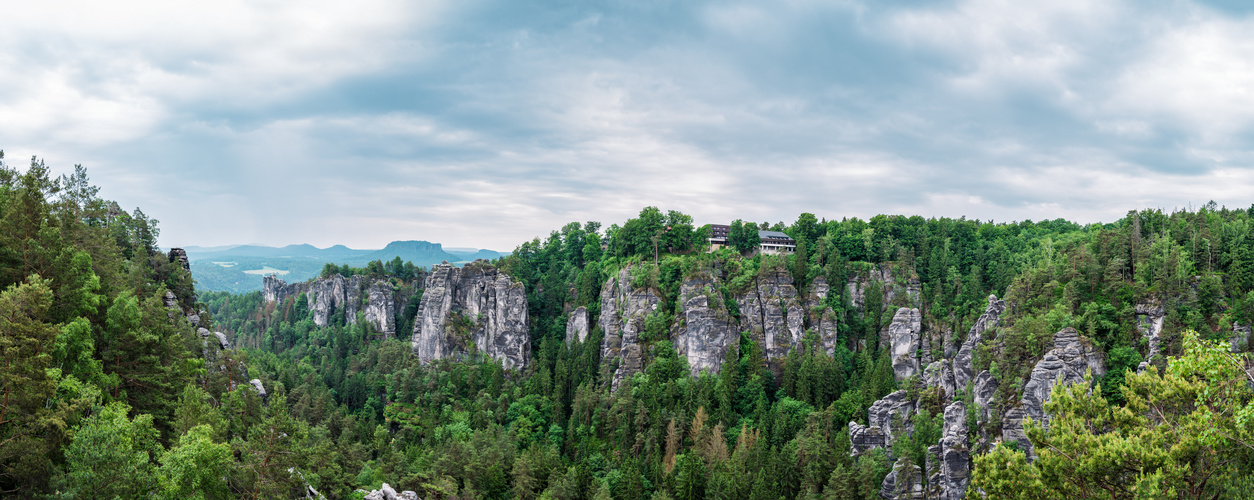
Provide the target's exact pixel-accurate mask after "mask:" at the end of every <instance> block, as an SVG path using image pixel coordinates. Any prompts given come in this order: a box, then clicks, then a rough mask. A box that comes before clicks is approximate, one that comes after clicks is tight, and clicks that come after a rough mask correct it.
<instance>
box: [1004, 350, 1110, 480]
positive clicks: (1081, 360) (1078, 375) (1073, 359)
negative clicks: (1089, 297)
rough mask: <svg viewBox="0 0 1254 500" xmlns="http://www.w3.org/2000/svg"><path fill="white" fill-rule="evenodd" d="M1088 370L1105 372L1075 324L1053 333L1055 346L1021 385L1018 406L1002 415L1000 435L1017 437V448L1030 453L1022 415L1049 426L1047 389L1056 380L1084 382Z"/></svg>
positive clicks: (1060, 382)
mask: <svg viewBox="0 0 1254 500" xmlns="http://www.w3.org/2000/svg"><path fill="white" fill-rule="evenodd" d="M1087 373H1092V375H1093V377H1094V378H1097V377H1101V376H1102V375H1105V374H1106V368H1105V365H1103V363H1102V356H1101V354H1100V353H1098V352H1097V350H1096V349H1095V348H1094V347H1093V346H1091V345H1090V344H1089V343H1088V341H1087V340H1084V339H1081V338H1080V336H1079V333H1077V332H1076V330H1075V329H1074V328H1070V327H1067V328H1064V329H1062V331H1059V332H1058V333H1056V334H1054V348H1053V349H1051V350H1050V351H1049V352H1047V353H1045V356H1044V357H1042V358H1041V360H1040V361H1038V362H1037V363H1036V366H1035V367H1033V368H1032V375H1031V378H1030V379H1028V381H1027V384H1025V385H1024V386H1023V398H1022V399H1021V400H1020V403H1019V404H1020V406H1019V407H1016V408H1014V409H1012V410H1011V411H1008V412H1006V415H1005V416H1004V418H1003V423H1002V429H1003V430H1002V439H1003V440H1005V441H1009V440H1012V439H1013V440H1016V441H1019V442H1020V445H1021V448H1020V449H1023V450H1026V451H1028V454H1029V456H1031V443H1030V442H1028V441H1027V439H1026V436H1024V435H1023V431H1022V427H1023V426H1022V419H1023V417H1024V416H1027V417H1032V420H1034V421H1036V422H1040V423H1041V425H1045V426H1048V425H1049V415H1047V414H1046V413H1045V402H1046V401H1049V392H1050V390H1051V389H1052V388H1053V387H1054V385H1055V384H1067V385H1070V384H1079V383H1084V377H1085V375H1086V374H1087ZM1015 410H1019V411H1015ZM1012 413H1013V415H1012ZM1023 445H1027V446H1026V447H1022V446H1023Z"/></svg>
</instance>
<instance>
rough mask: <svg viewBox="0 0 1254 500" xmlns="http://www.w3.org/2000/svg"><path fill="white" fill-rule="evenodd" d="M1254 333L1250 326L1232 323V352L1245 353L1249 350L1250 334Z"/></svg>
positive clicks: (1229, 341) (1230, 343)
mask: <svg viewBox="0 0 1254 500" xmlns="http://www.w3.org/2000/svg"><path fill="white" fill-rule="evenodd" d="M1251 331H1254V330H1252V329H1251V328H1250V326H1249V325H1242V324H1241V323H1238V322H1235V321H1234V322H1232V337H1231V338H1230V339H1228V343H1229V346H1230V347H1231V350H1232V352H1234V353H1237V352H1245V351H1246V350H1248V348H1249V341H1250V333H1251Z"/></svg>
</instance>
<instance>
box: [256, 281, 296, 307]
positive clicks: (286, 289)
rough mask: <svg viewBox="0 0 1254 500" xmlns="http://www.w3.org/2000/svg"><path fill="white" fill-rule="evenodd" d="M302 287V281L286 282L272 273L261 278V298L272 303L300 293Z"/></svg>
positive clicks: (280, 301)
mask: <svg viewBox="0 0 1254 500" xmlns="http://www.w3.org/2000/svg"><path fill="white" fill-rule="evenodd" d="M304 288H305V287H304V284H303V283H292V284H288V283H287V282H286V281H283V280H282V279H280V278H279V277H277V276H275V275H273V274H271V275H269V276H263V277H262V278H261V298H262V299H264V300H265V301H266V302H268V303H272V304H273V303H282V302H283V301H284V300H287V298H288V297H295V296H297V295H300V293H301V292H303V291H305V290H304Z"/></svg>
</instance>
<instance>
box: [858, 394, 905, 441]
mask: <svg viewBox="0 0 1254 500" xmlns="http://www.w3.org/2000/svg"><path fill="white" fill-rule="evenodd" d="M913 415H914V401H911V400H910V396H909V395H907V393H906V391H905V390H901V391H897V392H894V393H892V394H889V395H887V396H884V397H883V398H882V399H880V400H879V401H876V402H874V403H871V408H869V409H867V424H868V425H869V426H870V427H879V428H880V430H882V431H884V440H885V444H886V445H890V444H892V442H893V441H894V440H895V439H896V438H895V437H894V434H899V433H901V432H902V431H905V432H906V434H909V433H910V432H911V431H912V430H913V428H914V424H913V422H912V421H911V419H910V417H912V416H913Z"/></svg>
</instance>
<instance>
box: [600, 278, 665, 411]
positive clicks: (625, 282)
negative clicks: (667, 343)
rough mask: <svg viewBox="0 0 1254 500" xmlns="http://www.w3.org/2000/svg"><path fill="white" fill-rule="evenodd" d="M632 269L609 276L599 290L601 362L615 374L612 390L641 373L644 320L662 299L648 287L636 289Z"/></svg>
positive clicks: (611, 378) (611, 382) (612, 378)
mask: <svg viewBox="0 0 1254 500" xmlns="http://www.w3.org/2000/svg"><path fill="white" fill-rule="evenodd" d="M631 269H632V268H631V267H630V266H628V267H625V268H623V269H622V270H620V271H619V272H618V274H617V275H614V276H610V278H609V279H608V280H606V281H605V285H604V286H602V287H601V317H600V318H599V320H598V324H600V325H601V328H602V330H603V331H604V332H605V336H604V337H603V338H602V339H601V362H602V363H606V364H607V365H608V366H610V367H611V368H612V369H613V370H614V372H613V374H611V376H610V388H611V390H616V389H618V386H619V384H621V383H622V381H623V379H625V378H627V377H630V376H631V375H633V374H635V373H636V372H639V371H640V370H641V369H643V354H644V352H643V349H644V348H643V347H642V346H641V345H640V343H639V335H640V332H642V331H643V330H644V325H645V318H647V317H648V316H649V315H650V314H653V312H654V311H656V310H657V307H658V303H659V302H661V299H660V298H659V297H658V295H657V294H656V293H654V291H653V290H652V289H650V288H648V287H641V288H637V287H635V286H633V284H632V279H631Z"/></svg>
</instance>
